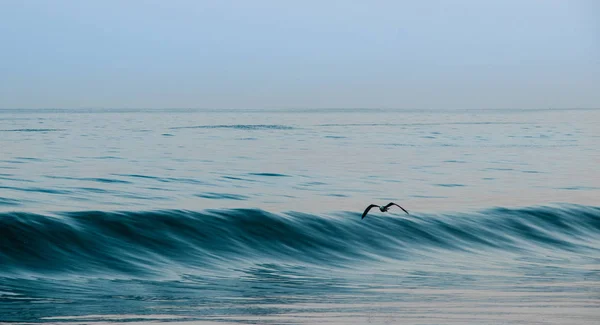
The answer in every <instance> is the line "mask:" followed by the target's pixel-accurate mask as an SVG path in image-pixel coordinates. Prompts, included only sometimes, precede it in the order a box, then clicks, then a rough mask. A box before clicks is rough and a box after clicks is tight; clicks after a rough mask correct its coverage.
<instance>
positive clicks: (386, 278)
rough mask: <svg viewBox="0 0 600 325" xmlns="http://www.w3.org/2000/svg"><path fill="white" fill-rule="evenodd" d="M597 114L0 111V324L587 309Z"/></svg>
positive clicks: (575, 312)
mask: <svg viewBox="0 0 600 325" xmlns="http://www.w3.org/2000/svg"><path fill="white" fill-rule="evenodd" d="M598 125H600V110H583V109H581V110H577V109H573V110H460V109H455V110H429V111H410V110H388V109H354V110H348V109H327V110H308V109H306V110H303V109H298V110H292V111H285V110H191V109H190V110H187V109H179V110H117V109H80V110H65V109H44V110H16V109H15V110H0V324H37V323H45V324H70V325H72V324H94V325H99V324H102V325H105V324H147V323H164V324H190V325H191V324H599V323H600V201H599V198H600V127H599V126H598ZM388 202H396V203H398V204H399V205H401V206H402V207H404V208H405V209H407V210H408V211H409V213H410V214H408V215H407V214H405V213H404V212H402V211H401V210H400V209H397V208H394V207H392V208H391V209H390V211H389V212H387V213H382V212H380V211H378V210H377V209H373V210H371V212H370V213H369V215H368V216H367V217H366V218H365V219H364V220H361V214H362V212H363V210H364V209H365V207H367V206H368V205H369V204H371V203H374V204H386V203H388Z"/></svg>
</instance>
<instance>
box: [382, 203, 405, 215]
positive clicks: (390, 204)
mask: <svg viewBox="0 0 600 325" xmlns="http://www.w3.org/2000/svg"><path fill="white" fill-rule="evenodd" d="M392 205H395V206H397V207H399V208H400V209H402V211H404V212H406V214H409V213H408V211H406V209H404V208H403V207H401V206H399V205H398V204H396V203H394V202H390V203H388V204H387V205H386V206H385V208H386V209H387V208H389V207H391V206H392Z"/></svg>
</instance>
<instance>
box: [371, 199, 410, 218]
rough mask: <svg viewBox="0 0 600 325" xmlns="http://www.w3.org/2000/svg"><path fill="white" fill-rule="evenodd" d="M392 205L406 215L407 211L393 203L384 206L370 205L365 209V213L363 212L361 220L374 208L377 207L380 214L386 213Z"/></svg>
mask: <svg viewBox="0 0 600 325" xmlns="http://www.w3.org/2000/svg"><path fill="white" fill-rule="evenodd" d="M392 205H395V206H397V207H399V208H400V209H402V211H404V212H406V214H408V211H406V210H405V209H404V208H403V207H401V206H399V205H398V204H396V203H394V202H390V203H388V204H387V205H386V206H379V205H377V204H371V205H369V206H368V207H367V208H366V209H365V212H363V214H362V218H361V219H364V218H365V216H366V215H367V213H369V211H370V210H371V209H372V208H374V207H378V208H379V211H381V212H387V211H388V210H389V209H390V207H391V206H392Z"/></svg>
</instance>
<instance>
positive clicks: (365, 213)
mask: <svg viewBox="0 0 600 325" xmlns="http://www.w3.org/2000/svg"><path fill="white" fill-rule="evenodd" d="M373 207H378V208H379V206H378V205H377V204H371V205H369V206H368V207H367V208H366V209H365V212H363V215H362V218H360V219H361V220H362V219H364V218H365V216H366V215H367V213H369V210H371V209H372V208H373Z"/></svg>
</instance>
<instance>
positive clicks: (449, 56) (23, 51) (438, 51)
mask: <svg viewBox="0 0 600 325" xmlns="http://www.w3.org/2000/svg"><path fill="white" fill-rule="evenodd" d="M46 107H61V108H88V107H98V108H111V107H118V108H168V107H177V108H187V107H194V108H346V107H348V108H354V107H360V108H363V107H378V108H381V107H385V108H410V109H421V108H435V109H439V108H547V107H563V108H565V107H600V1H595V0H587V1H586V0H562V1H558V0H498V1H492V0H489V1H485V0H472V1H467V0H462V1H460V0H447V1H441V0H438V1H433V0H426V1H422V0H421V1H401V0H396V1H382V0H380V1H377V0H363V1H352V0H346V1H333V0H332V1H327V0H319V1H308V0H302V1H292V0H290V1H281V0H277V1H276V0H272V1H266V0H239V1H227V0H215V1H212V0H211V1H208V0H207V1H202V0H189V1H188V0H169V1H158V0H157V1H151V0H147V1H141V0H139V1H133V0H128V1H125V0H109V1H107V0H96V1H81V0H72V1H66V0H46V1H43V0H39V1H35V0H0V108H46Z"/></svg>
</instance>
